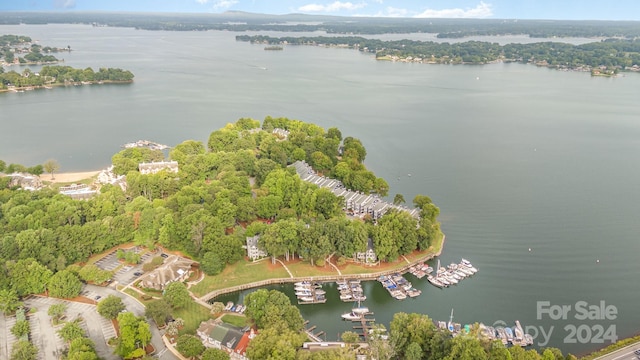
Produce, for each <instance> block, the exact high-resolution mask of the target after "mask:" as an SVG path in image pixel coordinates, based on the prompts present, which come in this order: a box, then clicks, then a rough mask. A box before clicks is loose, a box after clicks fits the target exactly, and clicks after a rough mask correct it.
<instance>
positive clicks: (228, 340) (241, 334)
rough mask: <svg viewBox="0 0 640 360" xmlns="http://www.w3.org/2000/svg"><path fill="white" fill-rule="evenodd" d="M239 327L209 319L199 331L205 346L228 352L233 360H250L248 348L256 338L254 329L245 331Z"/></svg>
mask: <svg viewBox="0 0 640 360" xmlns="http://www.w3.org/2000/svg"><path fill="white" fill-rule="evenodd" d="M245 330H246V328H245V329H241V328H239V327H236V326H233V325H229V324H225V323H223V322H221V321H219V320H214V319H209V320H208V321H205V322H202V323H201V324H200V327H199V328H198V330H197V334H198V336H200V338H201V339H202V342H203V344H204V346H206V347H212V348H216V349H221V350H224V351H226V352H227V353H228V354H229V356H230V358H231V359H234V360H248V358H247V357H246V352H247V347H248V346H249V343H250V342H251V339H253V338H254V337H255V332H254V330H253V329H249V330H247V331H245Z"/></svg>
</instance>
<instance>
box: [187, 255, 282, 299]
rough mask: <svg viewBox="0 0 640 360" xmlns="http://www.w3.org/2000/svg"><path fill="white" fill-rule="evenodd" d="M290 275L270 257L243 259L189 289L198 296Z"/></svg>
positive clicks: (207, 276) (206, 277)
mask: <svg viewBox="0 0 640 360" xmlns="http://www.w3.org/2000/svg"><path fill="white" fill-rule="evenodd" d="M288 277H289V273H287V271H286V270H285V269H284V268H283V267H282V265H280V263H276V264H275V265H272V264H271V261H270V260H269V259H265V260H262V261H259V262H249V261H244V260H242V261H238V262H237V263H235V264H233V265H228V266H227V267H226V268H225V269H224V270H223V271H222V272H221V273H220V274H218V275H215V276H209V275H206V276H205V277H204V279H203V280H202V281H200V282H199V283H198V284H196V285H194V286H192V287H191V288H189V290H191V291H192V292H193V293H194V294H196V295H197V296H203V295H205V294H207V293H208V292H210V291H213V290H218V289H224V288H227V287H231V286H236V285H241V284H247V283H251V282H255V281H261V280H266V279H273V278H288Z"/></svg>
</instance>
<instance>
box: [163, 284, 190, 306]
mask: <svg viewBox="0 0 640 360" xmlns="http://www.w3.org/2000/svg"><path fill="white" fill-rule="evenodd" d="M163 299H164V300H165V301H166V302H167V303H168V304H169V305H171V307H173V308H174V309H177V308H182V307H185V306H187V305H189V303H191V302H192V301H193V300H192V299H191V295H189V290H187V287H186V286H185V285H184V284H183V283H181V282H178V281H174V282H172V283H170V284H169V285H167V286H166V287H165V289H164V295H163Z"/></svg>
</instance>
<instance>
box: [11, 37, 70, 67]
mask: <svg viewBox="0 0 640 360" xmlns="http://www.w3.org/2000/svg"><path fill="white" fill-rule="evenodd" d="M61 51H71V47H70V46H69V47H67V48H57V47H51V46H42V45H39V44H35V43H33V41H32V40H31V38H30V37H28V36H22V35H1V36H0V63H1V64H3V65H5V64H7V65H11V64H19V65H33V64H54V63H57V62H59V61H60V60H58V58H56V57H55V56H53V55H51V53H57V52H61ZM22 54H25V55H24V56H20V55H22Z"/></svg>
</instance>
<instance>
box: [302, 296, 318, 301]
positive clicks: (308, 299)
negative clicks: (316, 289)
mask: <svg viewBox="0 0 640 360" xmlns="http://www.w3.org/2000/svg"><path fill="white" fill-rule="evenodd" d="M298 300H300V301H305V302H311V301H314V300H315V299H314V298H313V296H301V297H299V298H298Z"/></svg>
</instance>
